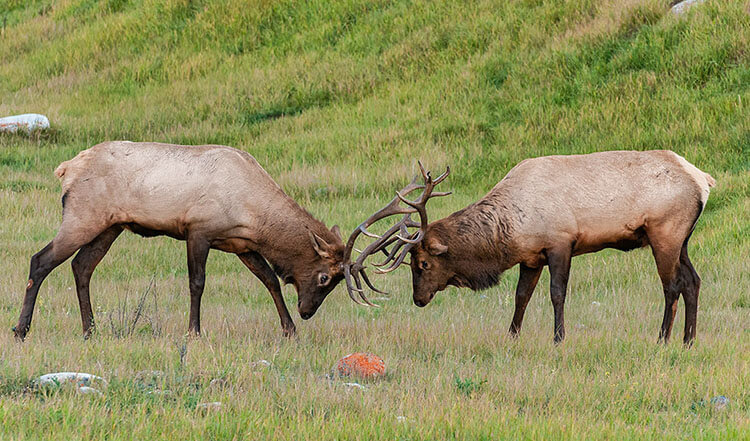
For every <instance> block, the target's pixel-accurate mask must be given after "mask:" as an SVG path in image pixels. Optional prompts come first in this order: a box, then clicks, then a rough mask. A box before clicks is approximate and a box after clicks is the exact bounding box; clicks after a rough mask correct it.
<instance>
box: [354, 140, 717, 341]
mask: <svg viewBox="0 0 750 441" xmlns="http://www.w3.org/2000/svg"><path fill="white" fill-rule="evenodd" d="M420 167H421V165H420ZM446 174H447V172H446ZM423 175H424V178H425V185H424V186H419V188H425V190H424V191H423V193H422V195H421V197H420V198H419V200H417V201H409V200H407V199H405V198H404V197H403V193H404V192H401V193H399V199H400V200H402V201H404V202H406V203H407V204H408V205H410V206H412V207H413V210H412V211H414V212H419V215H420V217H421V218H422V219H421V223H420V224H416V223H412V222H411V220H410V219H408V216H409V215H406V216H405V218H404V220H402V222H401V223H400V233H399V236H393V234H395V233H394V231H396V229H395V228H394V229H392V230H393V231H392V230H389V232H388V233H387V234H386V235H384V237H382V238H381V239H379V242H380V244H381V245H386V244H390V243H394V247H393V248H392V249H391V252H390V253H387V254H389V256H388V259H386V262H383V264H380V265H387V264H389V263H390V262H392V263H390V267H389V268H388V269H387V270H386V271H390V270H392V269H395V268H396V267H397V266H398V265H399V264H400V263H401V262H402V261H403V260H404V257H405V255H406V253H407V252H408V253H410V254H411V263H410V265H411V271H412V284H413V289H414V303H415V304H416V305H417V306H420V307H422V306H425V305H427V304H428V303H429V302H430V301H431V300H432V298H433V297H434V295H435V294H436V293H437V292H438V291H441V290H443V289H445V288H446V287H447V286H448V285H453V286H457V287H467V288H471V289H473V290H480V289H484V288H488V287H490V286H493V285H495V284H496V283H497V282H498V277H499V276H500V274H501V273H502V272H503V271H505V270H507V269H509V268H511V267H513V266H515V265H519V267H520V276H519V279H518V285H517V288H516V296H515V300H516V305H515V313H514V315H513V321H512V323H511V325H510V333H511V334H512V335H517V334H518V332H519V330H520V329H521V322H522V320H523V316H524V311H525V309H526V305H527V304H528V302H529V299H530V298H531V295H532V292H533V291H534V288H535V286H536V284H537V282H538V280H539V276H540V274H541V272H542V269H543V267H544V266H548V267H549V271H550V276H551V277H550V279H551V280H550V294H551V299H552V305H553V308H554V315H555V324H554V339H555V341H556V342H559V341H561V340H563V338H564V337H565V320H564V314H563V307H564V303H565V296H566V291H567V284H568V274H569V271H570V262H571V258H572V257H573V256H577V255H580V254H585V253H592V252H596V251H599V250H602V249H604V248H616V249H620V250H624V251H627V250H632V249H635V248H640V247H645V246H646V245H650V246H651V250H652V252H653V255H654V259H655V261H656V267H657V270H658V273H659V277H660V278H661V281H662V286H663V290H664V297H665V309H664V320H663V322H662V326H661V331H660V333H659V338H660V340H664V341H666V340H668V339H669V336H670V333H671V330H672V324H673V322H674V318H675V313H676V309H677V301H678V299H679V296H680V294H682V296H683V298H684V301H685V309H686V312H685V316H686V320H685V334H684V341H685V343H690V342H691V341H692V340H693V339H694V337H695V331H696V328H695V326H696V314H697V308H698V291H699V289H700V278H699V277H698V274H697V273H696V272H695V269H694V268H693V265H692V264H691V262H690V259H689V257H688V240H689V238H690V235H691V233H692V231H693V228H694V227H695V224H696V222H697V220H698V217H699V216H700V214H701V212H702V211H703V208H704V206H705V204H706V200H707V199H708V194H709V188H710V187H713V186H714V185H715V181H714V179H713V178H712V177H711V176H710V175H708V174H707V173H704V172H702V171H700V170H699V169H697V168H696V167H695V166H693V165H692V164H690V163H689V162H687V161H686V160H685V159H684V158H682V157H681V156H679V155H677V154H675V153H673V152H671V151H647V152H632V151H613V152H602V153H593V154H588V155H573V156H548V157H540V158H535V159H527V160H525V161H522V162H521V163H519V164H518V165H517V166H516V167H514V168H513V169H512V170H511V171H510V172H509V173H508V174H507V175H506V176H505V178H503V179H502V180H501V181H500V182H499V183H498V184H497V185H496V186H495V187H494V188H493V189H492V190H491V191H490V192H489V193H488V194H487V195H486V196H484V197H483V198H482V199H480V200H479V201H477V202H475V203H473V204H471V205H469V206H468V207H466V208H464V209H463V210H460V211H458V212H455V213H453V214H452V215H450V216H448V217H446V218H444V219H440V220H438V221H435V222H432V223H429V224H428V223H427V219H426V211H425V203H426V202H427V199H429V197H430V196H431V195H432V194H431V193H432V189H433V188H434V185H436V184H437V183H438V182H439V181H441V180H442V179H444V178H445V175H443V176H441V177H440V178H438V179H437V180H435V181H433V180H432V178H431V177H430V176H429V174H425V173H424V170H423ZM405 190H407V191H411V190H413V189H411V188H409V187H407V189H405ZM396 203H397V202H396ZM381 217H382V216H381ZM368 221H369V220H368ZM368 225H369V224H368ZM407 226H419V228H420V229H419V231H418V232H417V233H413V234H411V235H409V234H406V232H405V231H404V229H405V227H407ZM394 241H395V242H394ZM382 248H385V247H384V246H381V247H379V248H378V247H375V250H376V251H379V250H380V249H382ZM400 248H403V249H400ZM399 249H400V250H399ZM396 251H401V254H400V255H397V253H396ZM360 258H362V256H360Z"/></svg>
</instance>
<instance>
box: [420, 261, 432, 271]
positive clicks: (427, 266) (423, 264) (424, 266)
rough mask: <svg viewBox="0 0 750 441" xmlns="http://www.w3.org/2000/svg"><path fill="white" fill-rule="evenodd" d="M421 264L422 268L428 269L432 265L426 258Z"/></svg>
mask: <svg viewBox="0 0 750 441" xmlns="http://www.w3.org/2000/svg"><path fill="white" fill-rule="evenodd" d="M420 266H421V267H422V269H428V268H429V267H430V264H429V263H427V261H426V260H423V261H422V263H420Z"/></svg>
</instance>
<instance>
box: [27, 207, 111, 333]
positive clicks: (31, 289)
mask: <svg viewBox="0 0 750 441" xmlns="http://www.w3.org/2000/svg"><path fill="white" fill-rule="evenodd" d="M70 225H72V223H66V222H65V221H63V224H62V225H61V226H60V230H59V231H58V232H57V235H56V236H55V238H54V239H53V240H52V242H50V243H48V244H47V246H45V247H44V248H42V250H41V251H39V252H38V253H36V254H34V256H32V257H31V262H30V265H29V266H30V268H29V281H28V282H27V284H26V293H25V295H24V299H23V306H22V308H21V314H20V316H19V317H18V324H17V325H16V326H15V327H14V328H13V333H14V334H15V336H16V338H17V339H19V340H21V341H23V340H24V339H25V338H26V334H27V333H28V332H29V329H30V328H31V319H32V315H33V313H34V305H35V304H36V298H37V295H38V294H39V288H40V287H41V284H42V282H43V281H44V279H45V278H46V277H47V276H48V275H49V273H50V272H52V270H53V269H55V268H57V267H58V266H59V265H60V264H61V263H63V262H65V261H66V260H68V258H69V257H70V256H72V255H73V253H75V252H76V251H77V250H78V249H79V248H81V247H82V246H84V245H85V244H87V243H89V242H90V241H91V240H93V239H94V238H95V237H96V236H98V235H99V233H101V231H102V230H88V231H86V230H85V229H81V228H76V227H71V226H70Z"/></svg>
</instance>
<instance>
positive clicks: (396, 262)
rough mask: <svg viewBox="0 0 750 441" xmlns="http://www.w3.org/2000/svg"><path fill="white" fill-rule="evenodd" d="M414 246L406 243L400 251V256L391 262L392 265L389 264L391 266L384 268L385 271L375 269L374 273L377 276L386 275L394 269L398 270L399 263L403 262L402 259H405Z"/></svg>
mask: <svg viewBox="0 0 750 441" xmlns="http://www.w3.org/2000/svg"><path fill="white" fill-rule="evenodd" d="M414 245H416V244H414V243H407V244H406V245H405V246H404V249H403V250H402V251H401V254H399V255H398V258H397V259H396V260H394V261H393V263H392V264H391V266H389V267H388V268H385V269H380V268H377V269H376V270H375V272H376V273H378V274H386V273H390V272H391V271H393V270H395V269H396V268H398V267H399V266H401V263H402V262H403V261H404V259H406V256H407V255H408V254H409V250H411V249H412V247H414Z"/></svg>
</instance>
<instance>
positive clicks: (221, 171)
mask: <svg viewBox="0 0 750 441" xmlns="http://www.w3.org/2000/svg"><path fill="white" fill-rule="evenodd" d="M55 175H56V176H57V177H58V178H60V181H61V186H62V195H63V196H62V201H63V205H64V209H63V220H62V224H61V225H60V229H59V231H58V233H57V236H56V237H55V238H54V240H53V241H52V242H50V244H49V245H47V247H45V248H44V249H42V250H41V251H40V252H39V253H37V254H35V255H34V257H32V260H31V271H30V274H31V277H30V280H29V283H28V285H27V288H26V290H27V292H26V297H25V300H24V307H23V310H22V313H21V316H20V318H19V324H18V326H17V327H16V336H17V337H18V338H21V339H23V338H24V337H25V335H26V332H27V331H28V329H29V326H30V323H31V316H32V312H33V308H34V302H35V299H36V295H37V292H38V289H39V284H40V283H41V280H43V279H44V277H46V275H47V274H48V273H49V271H51V270H52V269H53V268H54V267H56V266H57V265H59V264H60V263H62V262H63V261H65V260H66V259H68V258H69V257H70V256H72V255H73V254H74V253H76V252H78V254H77V256H76V258H75V259H74V260H73V263H72V264H73V265H72V266H73V272H74V275H75V278H76V288H77V293H78V296H79V302H80V304H81V316H82V323H83V329H84V334H85V335H88V333H89V332H90V330H91V326H92V323H93V322H92V318H91V317H92V316H93V313H92V312H91V308H90V302H89V293H88V291H89V290H88V283H89V282H88V279H89V278H90V277H91V273H92V272H93V271H94V268H95V267H96V265H97V264H98V262H99V261H100V260H101V258H102V257H103V256H104V254H106V252H107V251H108V250H109V247H110V246H111V245H112V243H113V242H114V240H115V239H116V238H117V236H118V235H119V234H120V232H122V230H123V229H126V230H130V231H133V232H135V233H138V234H141V235H144V236H154V235H168V236H171V237H174V238H177V239H181V240H186V241H187V248H188V253H187V257H188V269H189V271H188V273H189V276H190V293H191V310H190V330H191V332H195V333H199V332H200V298H201V295H202V292H203V285H204V281H205V262H206V258H207V256H208V250H209V249H218V250H221V251H225V252H229V253H234V254H237V255H238V256H239V258H240V260H241V261H242V262H243V263H244V264H245V265H246V266H247V267H248V268H249V269H250V270H251V271H252V272H253V273H254V274H255V275H256V276H257V277H258V278H259V279H260V280H261V281H262V282H263V283H264V284H265V285H266V287H267V288H268V290H269V292H270V294H271V296H272V297H273V299H274V303H275V305H276V308H277V310H278V312H279V316H280V319H281V324H282V328H283V330H284V333H285V335H291V334H293V333H294V331H295V327H294V323H293V321H292V319H291V317H290V316H289V312H288V311H287V308H286V306H285V303H284V300H283V297H282V295H281V289H280V287H279V282H278V279H277V277H280V278H281V280H282V282H284V283H291V284H293V285H294V287H295V288H296V289H297V292H298V296H299V302H298V310H299V312H300V315H301V316H302V318H304V319H307V318H309V317H311V316H312V315H313V314H314V313H315V311H316V310H317V308H318V307H319V306H320V304H321V302H322V301H323V300H324V299H325V297H326V296H327V295H328V293H330V292H331V290H332V289H333V288H334V287H335V286H336V285H337V284H338V282H339V281H341V280H342V279H343V264H344V262H343V255H344V244H343V243H342V240H341V237H340V235H339V231H338V228H333V229H332V230H329V229H328V228H326V226H325V225H324V224H323V223H322V222H320V221H318V220H316V219H315V218H313V217H312V216H311V215H310V213H308V212H307V211H305V210H304V209H303V208H302V207H300V206H299V205H297V203H296V202H295V201H294V200H292V199H291V198H290V197H289V196H287V195H286V194H285V193H284V192H283V191H282V189H281V187H279V186H278V185H277V184H276V182H274V180H273V179H271V177H270V176H269V175H268V173H266V171H265V170H263V168H262V167H261V166H260V165H259V164H258V162H257V161H256V160H255V158H253V157H252V156H251V155H249V154H247V153H245V152H242V151H239V150H236V149H233V148H231V147H226V146H218V145H203V146H181V145H172V144H160V143H133V142H128V141H114V142H105V143H102V144H99V145H96V146H94V147H91V148H90V149H88V150H84V151H82V152H80V153H79V154H78V155H77V156H76V157H75V158H73V159H71V160H69V161H65V162H63V163H61V164H60V165H59V166H58V167H57V169H56V170H55ZM311 238H314V240H311ZM79 250H80V251H79ZM269 264H270V265H269Z"/></svg>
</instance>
